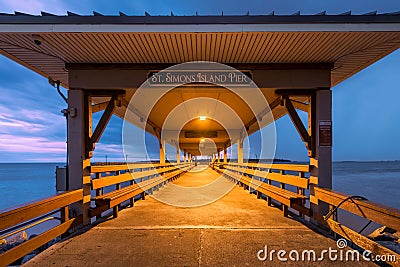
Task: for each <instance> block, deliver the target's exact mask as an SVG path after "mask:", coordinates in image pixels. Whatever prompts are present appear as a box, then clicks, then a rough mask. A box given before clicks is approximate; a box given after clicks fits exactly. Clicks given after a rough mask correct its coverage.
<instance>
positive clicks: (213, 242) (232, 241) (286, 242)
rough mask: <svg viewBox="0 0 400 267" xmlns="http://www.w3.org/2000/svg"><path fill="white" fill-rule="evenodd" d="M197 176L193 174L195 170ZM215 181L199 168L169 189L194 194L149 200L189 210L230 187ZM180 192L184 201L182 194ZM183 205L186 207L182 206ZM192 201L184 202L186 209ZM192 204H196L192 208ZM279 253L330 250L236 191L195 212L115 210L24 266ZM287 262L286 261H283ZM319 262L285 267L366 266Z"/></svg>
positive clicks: (240, 260) (234, 260)
mask: <svg viewBox="0 0 400 267" xmlns="http://www.w3.org/2000/svg"><path fill="white" fill-rule="evenodd" d="M197 170H199V169H197ZM219 177H220V176H219V174H218V173H216V172H214V171H213V170H211V169H209V168H207V169H205V170H203V171H198V172H193V173H187V174H185V175H183V176H182V177H181V178H180V179H178V180H176V181H175V182H174V183H175V184H176V185H177V186H183V187H192V188H193V189H195V188H196V187H200V188H203V189H199V190H198V192H199V193H196V191H191V190H188V191H187V192H186V191H182V192H183V193H181V194H187V195H186V196H185V195H180V196H177V195H176V192H177V191H176V188H177V187H174V186H172V185H168V186H166V187H165V188H163V189H161V190H159V191H157V192H155V194H154V195H155V196H156V197H158V198H163V199H168V198H169V197H171V196H174V194H175V197H176V198H179V199H180V201H181V204H185V203H186V204H196V203H197V202H198V201H202V200H204V199H205V198H206V199H207V196H206V194H207V193H206V190H204V188H207V186H206V185H207V184H210V183H216V184H218V186H224V187H231V183H230V182H228V181H226V180H225V179H222V178H221V179H220V178H219ZM185 192H186V193H185ZM188 201H189V202H188ZM190 201H192V202H190ZM196 201H197V202H196ZM266 245H267V246H268V251H271V250H276V251H278V250H281V249H284V250H286V251H287V253H289V252H290V250H293V249H296V250H298V251H299V253H300V258H301V253H302V251H303V250H311V249H312V250H315V251H316V253H317V257H318V256H319V255H320V253H321V251H322V250H324V249H329V247H331V248H332V249H337V246H336V242H335V241H334V240H332V239H329V238H327V237H325V236H323V235H321V234H319V233H317V232H315V231H313V230H312V229H310V228H309V227H307V226H306V225H304V224H303V223H301V222H300V221H297V220H295V219H293V218H290V217H289V218H285V217H283V215H282V212H281V211H280V210H279V209H277V208H275V207H268V206H267V204H266V201H264V200H262V199H257V198H256V196H255V195H253V194H249V192H248V191H245V190H243V188H240V187H237V186H235V187H233V189H232V190H231V191H230V192H229V193H228V194H226V195H225V196H224V197H222V198H220V199H219V200H217V201H215V202H212V203H210V204H208V205H204V206H200V207H195V208H187V207H186V208H182V207H176V206H171V205H167V204H164V203H161V202H159V201H158V200H155V199H153V198H152V197H151V196H149V197H147V198H146V200H144V201H139V202H137V203H135V207H134V208H128V209H125V210H122V211H121V212H120V214H119V217H118V218H117V219H111V218H110V219H108V220H106V221H105V222H103V223H101V224H99V225H97V226H94V227H92V228H91V229H90V230H88V231H86V232H84V233H82V234H80V235H77V236H74V237H72V238H69V239H67V240H65V241H63V242H60V243H58V244H56V245H54V246H52V247H51V248H49V249H48V250H46V251H45V252H43V253H41V254H40V255H38V256H37V257H35V258H34V259H32V260H31V261H29V262H28V263H27V264H26V266H40V267H42V266H265V265H268V266H278V265H280V264H282V262H281V261H279V260H278V258H277V255H276V253H275V254H273V255H274V256H273V261H272V262H271V261H270V260H269V259H267V260H266V261H259V260H258V259H257V252H258V251H259V250H261V249H263V248H264V247H265V246H266ZM286 257H288V254H286ZM325 258H326V259H325V260H324V261H322V262H321V261H317V262H309V261H303V262H293V261H290V260H289V261H288V262H286V265H292V266H299V265H301V266H318V265H326V264H333V265H337V266H342V265H348V266H365V265H366V264H367V262H348V263H347V264H346V262H343V261H336V262H331V261H330V260H329V258H328V257H327V256H326V257H325Z"/></svg>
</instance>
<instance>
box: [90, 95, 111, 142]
mask: <svg viewBox="0 0 400 267" xmlns="http://www.w3.org/2000/svg"><path fill="white" fill-rule="evenodd" d="M116 100H117V96H112V97H111V100H110V101H109V102H108V104H107V107H106V109H105V111H104V113H103V115H102V116H101V118H100V121H99V123H98V124H97V125H96V129H95V130H94V132H93V134H92V137H91V138H90V148H91V149H92V150H93V149H94V144H95V143H97V142H99V140H100V137H101V135H102V134H103V132H104V130H105V129H106V127H107V124H108V122H109V121H110V119H111V116H112V114H113V112H114V108H115V101H116Z"/></svg>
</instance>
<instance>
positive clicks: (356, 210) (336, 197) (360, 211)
mask: <svg viewBox="0 0 400 267" xmlns="http://www.w3.org/2000/svg"><path fill="white" fill-rule="evenodd" d="M314 192H315V197H316V198H317V199H318V200H319V201H322V202H325V203H327V204H329V205H330V206H331V211H330V213H329V214H327V215H325V217H324V220H325V221H326V223H327V224H328V226H329V228H330V229H331V230H332V231H333V232H335V233H337V234H339V235H340V236H342V237H344V238H346V239H348V240H350V241H351V242H353V243H354V244H356V245H357V246H359V247H361V248H363V249H365V250H369V251H371V252H372V254H374V255H393V256H394V257H396V259H397V261H395V262H388V263H389V264H391V265H392V266H400V255H399V254H398V253H396V252H394V251H392V250H390V249H388V248H386V247H384V246H382V245H381V244H379V243H377V242H375V241H374V240H372V239H370V238H368V237H367V236H364V235H362V234H361V233H359V232H356V231H354V230H353V229H350V228H349V227H348V226H345V225H343V224H341V223H340V222H338V221H336V220H335V219H334V218H335V216H334V212H333V211H335V210H336V211H337V209H342V210H346V211H348V212H351V213H353V214H355V215H357V216H359V217H362V218H366V219H368V220H370V221H373V222H376V223H378V224H381V225H383V226H387V227H390V228H392V229H394V230H397V231H399V230H400V210H398V209H395V208H392V207H388V206H384V205H381V204H378V203H375V202H372V201H368V200H362V199H359V198H358V197H352V196H350V195H346V194H343V193H340V192H336V191H333V190H331V189H325V188H319V187H315V188H314Z"/></svg>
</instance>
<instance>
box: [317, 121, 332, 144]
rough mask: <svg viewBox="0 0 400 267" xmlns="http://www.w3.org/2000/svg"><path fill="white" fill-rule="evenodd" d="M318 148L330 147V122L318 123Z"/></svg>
mask: <svg viewBox="0 0 400 267" xmlns="http://www.w3.org/2000/svg"><path fill="white" fill-rule="evenodd" d="M318 128H319V146H325V147H331V146H332V121H319V125H318Z"/></svg>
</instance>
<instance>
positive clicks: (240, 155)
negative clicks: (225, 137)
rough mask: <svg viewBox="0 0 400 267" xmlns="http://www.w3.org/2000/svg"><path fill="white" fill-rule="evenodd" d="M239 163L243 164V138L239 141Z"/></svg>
mask: <svg viewBox="0 0 400 267" xmlns="http://www.w3.org/2000/svg"><path fill="white" fill-rule="evenodd" d="M237 152H238V163H239V164H243V139H242V138H239V139H238V142H237Z"/></svg>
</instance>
